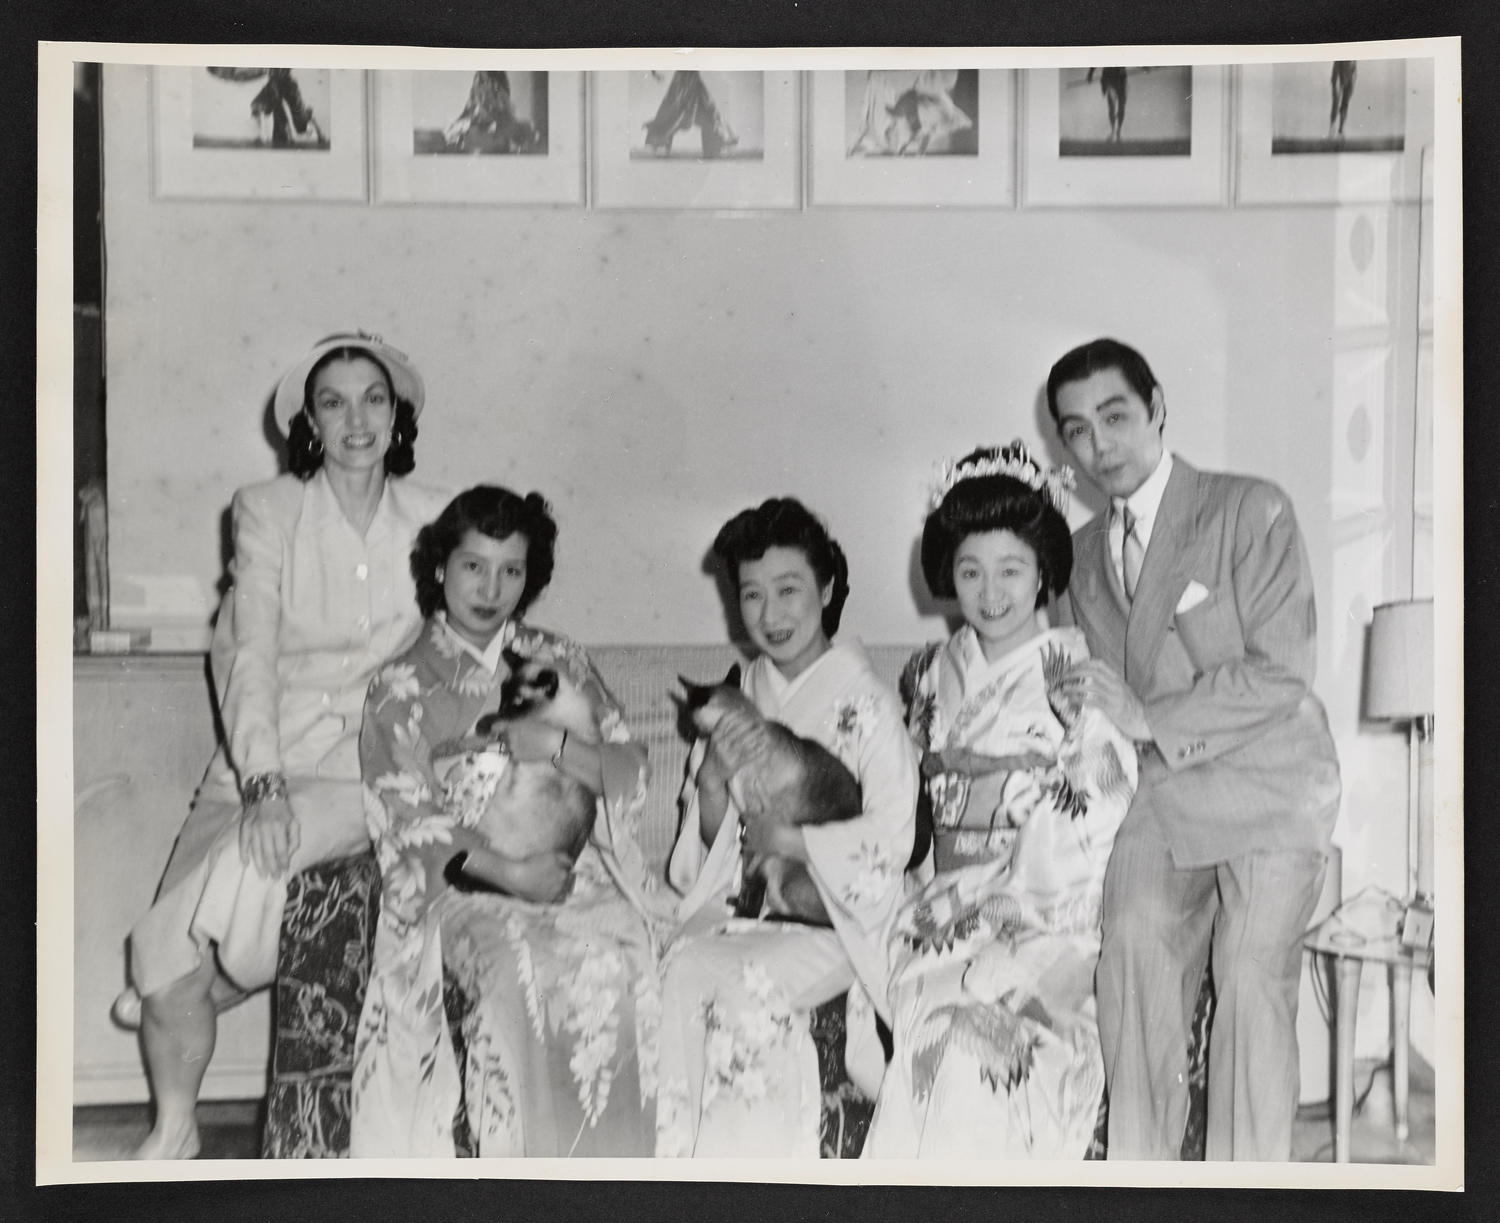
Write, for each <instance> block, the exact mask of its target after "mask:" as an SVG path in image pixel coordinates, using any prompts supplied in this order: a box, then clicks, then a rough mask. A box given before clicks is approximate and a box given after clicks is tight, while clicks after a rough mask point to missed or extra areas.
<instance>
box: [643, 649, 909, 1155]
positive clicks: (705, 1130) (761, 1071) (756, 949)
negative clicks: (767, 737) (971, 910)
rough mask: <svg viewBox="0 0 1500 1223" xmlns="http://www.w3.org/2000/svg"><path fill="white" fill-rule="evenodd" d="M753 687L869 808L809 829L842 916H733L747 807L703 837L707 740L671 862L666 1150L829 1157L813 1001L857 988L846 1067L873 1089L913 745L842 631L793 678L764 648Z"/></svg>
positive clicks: (687, 788) (813, 857)
mask: <svg viewBox="0 0 1500 1223" xmlns="http://www.w3.org/2000/svg"><path fill="white" fill-rule="evenodd" d="M741 686H742V688H743V690H744V691H745V692H746V693H747V694H748V695H749V697H750V699H751V700H752V701H754V703H755V705H756V708H758V709H759V710H760V711H761V712H762V713H763V714H765V715H766V716H767V717H770V718H774V719H775V720H777V721H779V722H782V723H784V724H785V725H787V726H789V727H790V728H791V729H792V730H794V731H795V732H796V733H797V734H799V735H803V736H805V737H807V738H810V739H815V740H817V741H818V742H819V743H821V744H823V746H825V747H826V748H828V749H829V750H830V751H831V752H833V754H834V755H836V756H837V757H838V758H839V759H840V760H841V761H842V762H843V763H844V764H845V765H846V766H848V768H849V770H850V771H851V772H852V773H853V774H854V776H855V778H856V779H857V780H858V781H859V783H860V791H861V795H862V799H863V810H862V812H861V814H860V815H858V816H857V817H855V818H854V819H852V820H848V821H846V822H843V823H833V824H821V825H816V826H811V825H803V828H802V832H803V836H804V837H805V838H806V842H807V850H808V856H809V859H810V861H809V863H808V869H809V872H810V874H811V875H812V878H813V880H814V881H815V883H816V884H817V888H818V892H819V894H820V896H821V897H822V899H823V902H824V905H825V906H826V907H827V909H828V912H829V915H830V917H831V919H832V921H833V928H832V929H820V928H813V927H809V926H803V925H797V924H790V923H781V922H777V921H774V920H763V921H756V920H751V919H747V918H735V917H733V916H732V915H731V902H730V898H731V897H732V896H734V895H735V894H736V893H737V892H738V891H739V886H740V873H741V859H740V846H739V840H740V821H739V815H738V813H737V812H736V811H735V809H734V805H733V802H732V801H731V803H730V806H729V810H728V811H727V812H726V814H725V817H724V822H723V823H722V824H721V825H720V827H719V831H718V833H717V835H716V836H715V838H714V842H713V844H712V845H711V846H705V845H704V844H703V839H702V835H701V832H700V824H699V809H698V789H697V772H698V768H699V766H700V765H701V764H702V761H703V756H704V745H703V744H702V743H699V744H696V745H695V746H694V748H693V752H692V755H691V756H690V757H689V760H688V771H687V782H686V784H685V785H684V787H683V798H682V805H683V821H682V828H681V830H680V832H679V833H678V838H677V844H676V846H675V847H674V848H673V851H672V858H671V862H670V865H669V868H668V871H669V879H670V881H671V883H672V885H673V887H675V888H676V889H677V890H678V891H679V892H681V893H683V900H682V904H681V907H680V909H679V916H680V917H681V918H682V920H683V927H682V930H681V932H680V933H679V934H678V936H677V937H676V939H675V940H674V941H673V944H672V946H671V948H670V949H669V950H668V952H667V956H666V960H665V962H664V965H663V972H664V976H663V985H662V1039H661V1075H660V1096H659V1099H658V1105H657V1145H656V1151H657V1154H658V1155H663V1156H665V1155H757V1156H806V1157H808V1158H817V1156H818V1147H819V1141H818V1128H819V1112H820V1108H821V1104H822V1091H821V1087H820V1084H819V1081H818V1064H817V1051H816V1049H815V1047H814V1045H813V1042H812V1036H811V1033H810V1030H809V1013H810V1011H811V1010H812V1008H814V1007H816V1006H818V1005H820V1004H821V1003H823V1002H826V1001H828V1000H829V999H830V998H836V997H837V996H838V995H839V994H841V993H843V992H844V991H845V990H848V991H849V1024H848V1029H849V1048H848V1049H847V1050H846V1059H847V1060H848V1062H849V1073H850V1076H851V1077H852V1078H854V1079H855V1080H856V1082H859V1083H860V1085H861V1086H862V1087H867V1089H868V1090H869V1091H870V1094H871V1095H873V1094H874V1092H875V1090H876V1089H878V1084H879V1081H880V1073H881V1062H882V1053H881V1051H880V1046H879V1042H878V1038H877V1037H876V1035H875V1025H874V1013H873V1012H872V1009H871V1006H872V1003H873V1005H874V1007H875V1009H876V1010H879V1011H880V1013H881V1014H884V1013H885V986H886V981H885V950H884V949H885V939H886V931H887V928H888V926H889V924H890V922H891V920H892V919H893V917H894V915H895V911H896V907H897V905H898V903H899V902H900V900H901V897H902V894H903V892H904V878H905V875H904V872H905V868H906V862H907V859H908V858H909V857H910V855H911V848H912V837H913V832H914V827H915V807H916V797H917V785H918V773H917V756H916V752H915V750H914V749H913V747H912V744H911V740H910V738H909V737H908V736H907V734H906V733H905V730H904V728H903V725H902V720H901V713H900V707H899V705H898V703H897V700H896V697H895V694H894V693H892V692H891V691H890V689H889V688H887V687H886V686H885V684H883V683H882V682H881V680H880V679H879V678H878V677H877V676H876V675H875V673H874V671H873V670H871V668H870V663H869V660H868V659H867V658H866V656H865V653H864V651H863V650H862V649H861V648H860V647H859V646H857V645H841V644H835V645H834V646H833V647H832V648H831V649H830V650H829V651H828V652H827V653H825V654H824V655H823V656H822V657H820V658H819V659H818V660H817V661H815V662H814V663H813V664H812V665H811V666H810V667H808V668H807V670H806V671H804V672H803V673H802V674H801V675H799V676H798V677H797V678H796V679H794V680H786V679H784V678H783V677H782V675H781V673H780V672H779V671H778V670H777V669H776V667H775V666H774V665H773V664H772V663H771V662H769V661H768V660H767V659H765V658H758V659H756V660H755V661H754V662H753V663H751V664H750V666H749V667H748V668H746V670H745V674H744V678H743V680H742V683H741ZM851 987H852V988H851Z"/></svg>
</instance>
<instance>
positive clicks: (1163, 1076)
mask: <svg viewBox="0 0 1500 1223" xmlns="http://www.w3.org/2000/svg"><path fill="white" fill-rule="evenodd" d="M1047 404H1048V408H1049V409H1050V411H1051V413H1052V418H1053V421H1054V422H1055V423H1056V425H1057V428H1058V432H1059V434H1060V435H1061V437H1062V441H1063V444H1064V445H1065V446H1066V447H1067V449H1068V452H1069V454H1070V455H1071V456H1072V458H1073V460H1074V461H1075V462H1076V464H1077V465H1078V467H1079V468H1080V469H1081V470H1082V471H1083V473H1084V474H1085V475H1086V476H1087V477H1088V478H1089V479H1090V480H1091V481H1092V482H1093V483H1094V484H1095V485H1097V486H1098V487H1099V489H1100V490H1101V491H1102V492H1105V493H1107V494H1108V495H1109V497H1110V510H1109V512H1108V513H1107V514H1102V515H1099V516H1097V517H1095V518H1094V519H1093V520H1092V521H1091V522H1089V523H1087V524H1086V525H1084V526H1083V527H1081V528H1080V529H1079V530H1078V531H1077V533H1076V534H1075V536H1074V558H1075V559H1074V569H1073V580H1072V584H1071V588H1070V591H1069V594H1070V599H1071V603H1072V609H1073V615H1074V618H1075V619H1076V621H1077V623H1078V625H1079V626H1080V627H1081V628H1082V629H1083V631H1084V633H1085V635H1086V636H1087V638H1088V643H1089V649H1090V652H1091V653H1092V654H1093V658H1092V659H1091V660H1090V661H1089V662H1087V663H1083V664H1080V665H1079V666H1078V667H1076V668H1075V669H1074V670H1073V671H1072V672H1071V673H1070V675H1069V676H1068V678H1067V681H1066V683H1067V685H1068V686H1069V687H1070V688H1071V689H1072V690H1073V691H1074V692H1075V694H1076V695H1078V696H1079V697H1080V698H1082V699H1084V700H1088V701H1092V702H1093V703H1095V704H1097V705H1098V706H1100V707H1101V708H1102V709H1103V710H1104V711H1105V712H1106V713H1107V714H1108V715H1109V716H1110V717H1111V718H1113V719H1114V721H1115V722H1116V723H1117V724H1118V725H1119V726H1120V728H1121V729H1122V730H1124V731H1125V733H1126V734H1128V735H1130V736H1131V738H1133V739H1134V740H1135V741H1136V745H1137V750H1138V751H1139V752H1140V763H1141V772H1140V786H1139V788H1138V790H1137V791H1136V795H1135V800H1134V802H1133V804H1132V806H1131V809H1130V813H1129V814H1128V815H1127V817H1126V819H1125V823H1124V824H1123V826H1122V827H1121V829H1120V833H1119V836H1118V838H1117V839H1116V842H1115V848H1114V853H1113V855H1112V856H1111V858H1110V863H1109V870H1108V873H1107V875H1106V877H1105V891H1104V944H1103V949H1102V953H1101V958H1100V963H1099V972H1098V977H1097V992H1098V1000H1099V1033H1100V1037H1101V1040H1102V1041H1103V1046H1104V1061H1105V1068H1106V1072H1107V1075H1108V1086H1109V1157H1110V1158H1111V1159H1117V1158H1127V1159H1128V1158H1136V1159H1174V1158H1177V1154H1178V1151H1179V1149H1180V1144H1181V1142H1182V1136H1183V1128H1184V1125H1185V1123H1186V1118H1187V1104H1188V1088H1187V1072H1188V1039H1189V1025H1190V1021H1191V1017H1192V1012H1193V1005H1194V1002H1195V1000H1196V998H1197V994H1198V990H1199V986H1200V983H1201V979H1202V975H1203V970H1204V965H1205V963H1206V962H1209V961H1210V960H1211V962H1212V969H1213V979H1214V985H1215V990H1216V994H1217V1004H1216V1009H1215V1012H1214V1018H1213V1027H1212V1031H1211V1036H1210V1041H1209V1063H1208V1142H1207V1158H1209V1159H1253V1160H1286V1159H1288V1158H1289V1157H1290V1154H1291V1128H1292V1117H1293V1115H1294V1114H1295V1112H1296V1104H1297V1088H1298V1081H1297V1078H1298V1058H1297V1033H1296V1019H1297V995H1298V985H1299V982H1300V978H1301V964H1302V956H1301V937H1302V933H1303V931H1304V929H1305V928H1306V926H1307V923H1308V921H1309V920H1310V919H1311V916H1312V912H1313V908H1314V906H1315V904H1316V903H1317V899H1318V895H1319V893H1320V891H1321V889H1322V884H1323V873H1324V869H1325V863H1326V855H1327V849H1328V842H1329V837H1330V834H1331V832H1332V829H1333V821H1334V817H1335V815H1336V814H1337V811H1338V801H1339V775H1338V761H1337V759H1336V757H1335V754H1334V747H1333V739H1332V736H1331V735H1330V734H1329V731H1328V721H1327V717H1326V715H1325V713H1324V710H1323V706H1322V704H1321V703H1320V702H1319V701H1318V699H1317V697H1315V696H1314V695H1313V693H1312V680H1313V669H1314V662H1315V647H1316V628H1315V616H1314V611H1313V583H1312V574H1311V572H1310V571H1309V568H1308V563H1307V556H1306V550H1305V548H1304V546H1303V542H1302V536H1301V533H1300V531H1299V530H1298V528H1297V522H1296V518H1295V516H1294V514H1293V511H1292V506H1291V503H1290V502H1289V501H1288V499H1287V497H1286V495H1285V494H1284V493H1283V492H1282V491H1281V490H1280V489H1279V488H1277V487H1276V486H1275V485H1273V484H1270V483H1268V482H1266V481H1264V480H1257V479H1253V478H1250V477H1247V476H1236V475H1226V474H1223V473H1217V472H1200V471H1198V470H1196V469H1195V468H1193V467H1191V466H1190V465H1189V464H1188V463H1187V462H1186V461H1185V460H1183V459H1182V458H1180V457H1177V456H1174V455H1173V454H1171V453H1170V452H1169V451H1167V450H1166V449H1165V448H1164V445H1163V431H1164V428H1165V425H1166V402H1165V399H1164V398H1163V395H1162V389H1161V386H1160V385H1159V384H1158V382H1157V380H1156V377H1155V375H1154V374H1153V373H1152V372H1151V368H1150V366H1149V365H1147V363H1146V361H1145V359H1144V358H1143V357H1142V356H1141V355H1140V354H1139V353H1138V352H1136V351H1135V350H1134V349H1132V348H1130V347H1128V346H1126V345H1124V344H1121V343H1119V342H1118V341H1115V340H1106V339H1101V340H1094V341H1092V342H1091V343H1088V344H1085V345H1082V346H1081V347H1079V348H1075V349H1074V350H1073V351H1071V352H1069V353H1068V354H1066V355H1065V356H1064V357H1062V358H1061V359H1060V360H1059V361H1058V362H1057V363H1056V364H1055V365H1054V366H1053V367H1052V372H1051V374H1050V375H1049V377H1048V379H1047Z"/></svg>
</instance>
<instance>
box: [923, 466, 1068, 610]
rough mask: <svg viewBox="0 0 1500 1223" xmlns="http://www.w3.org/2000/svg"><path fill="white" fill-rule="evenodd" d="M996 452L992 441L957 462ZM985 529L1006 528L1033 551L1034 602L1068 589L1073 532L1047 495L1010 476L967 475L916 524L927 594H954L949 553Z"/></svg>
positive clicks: (940, 597) (951, 559)
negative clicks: (1038, 576) (1038, 574)
mask: <svg viewBox="0 0 1500 1223" xmlns="http://www.w3.org/2000/svg"><path fill="white" fill-rule="evenodd" d="M999 454H1000V448H999V447H997V446H981V447H980V448H979V449H977V450H975V451H973V452H972V453H970V454H967V455H965V456H964V457H963V458H962V459H960V460H959V465H960V466H962V465H963V464H964V463H969V462H974V461H981V460H985V459H994V458H997V457H998V456H999ZM986 531H1009V532H1011V534H1013V535H1015V536H1016V537H1017V538H1019V539H1021V540H1024V541H1025V542H1026V544H1027V545H1028V546H1029V547H1030V548H1031V550H1032V551H1033V552H1035V553H1036V562H1037V567H1038V569H1039V570H1040V571H1041V578H1042V582H1041V587H1040V588H1039V589H1038V590H1037V592H1036V605H1037V606H1038V607H1041V606H1042V604H1043V603H1045V602H1046V601H1047V597H1048V595H1049V594H1050V595H1052V596H1053V597H1056V596H1057V595H1060V594H1061V593H1062V592H1063V591H1065V590H1066V589H1067V588H1068V579H1069V578H1070V577H1071V576H1072V574H1073V535H1072V533H1071V532H1070V531H1069V530H1068V520H1067V519H1066V518H1064V517H1063V516H1062V514H1061V513H1059V512H1058V510H1057V509H1056V508H1055V507H1054V506H1053V504H1052V502H1051V501H1049V500H1048V499H1047V495H1046V494H1045V493H1043V492H1041V491H1039V490H1037V489H1034V488H1032V487H1031V486H1030V485H1028V484H1025V483H1023V482H1022V481H1020V480H1017V479H1016V478H1015V477H1014V476H1002V475H992V476H971V477H970V478H969V479H967V480H960V481H959V482H958V483H957V484H955V485H954V486H953V487H952V488H951V489H949V490H948V495H947V496H946V497H944V498H943V500H942V504H940V505H939V506H938V507H937V509H935V510H933V511H932V513H930V514H928V515H927V522H926V524H925V525H924V526H923V527H922V576H923V577H924V578H926V579H927V589H928V590H930V591H931V592H932V595H933V598H936V599H954V598H957V597H958V591H957V589H956V588H955V587H954V584H953V558H954V556H955V555H956V554H957V552H958V549H959V545H960V544H962V543H963V541H964V540H965V539H967V538H968V537H969V536H970V535H980V534H983V533H984V532H986Z"/></svg>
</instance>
